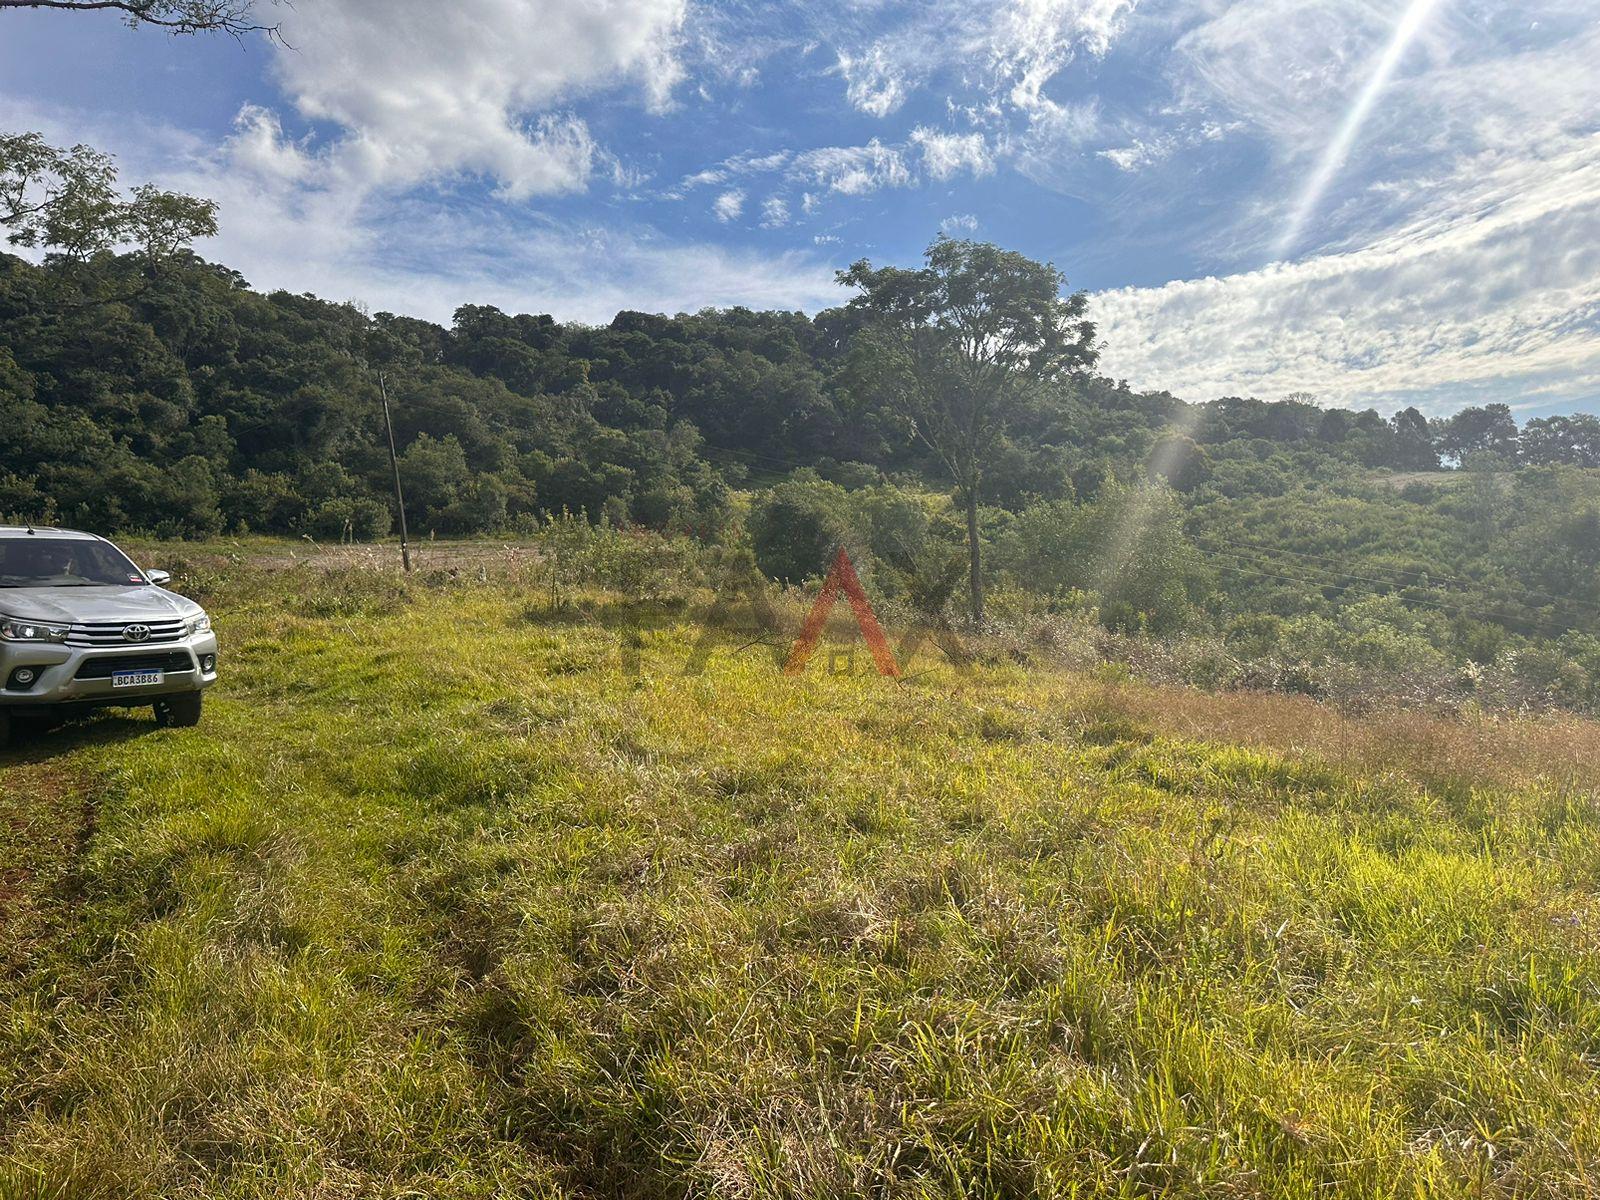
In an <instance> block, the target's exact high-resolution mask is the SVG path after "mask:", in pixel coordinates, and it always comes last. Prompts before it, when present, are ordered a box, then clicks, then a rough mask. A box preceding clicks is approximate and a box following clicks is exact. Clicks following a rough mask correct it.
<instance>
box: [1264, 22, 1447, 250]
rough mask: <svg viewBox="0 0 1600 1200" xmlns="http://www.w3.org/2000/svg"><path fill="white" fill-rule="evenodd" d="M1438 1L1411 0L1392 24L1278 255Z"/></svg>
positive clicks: (1296, 233) (1290, 243) (1291, 242)
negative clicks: (1393, 24) (1368, 75)
mask: <svg viewBox="0 0 1600 1200" xmlns="http://www.w3.org/2000/svg"><path fill="white" fill-rule="evenodd" d="M1438 3H1439V0H1411V5H1410V7H1409V8H1407V9H1406V11H1405V13H1404V15H1403V16H1401V18H1400V23H1399V24H1398V25H1396V26H1395V28H1394V36H1393V37H1391V38H1390V39H1389V44H1388V46H1386V47H1385V48H1384V51H1383V54H1382V55H1381V56H1380V57H1379V58H1378V61H1377V62H1376V63H1375V64H1374V65H1373V68H1372V75H1371V76H1370V77H1369V78H1368V79H1367V83H1366V86H1365V87H1363V88H1362V89H1361V94H1360V95H1359V96H1357V97H1356V100H1355V103H1354V104H1352V105H1351V106H1350V111H1349V112H1347V113H1345V115H1344V120H1343V121H1341V122H1340V123H1339V129H1338V132H1337V133H1335V134H1334V135H1333V141H1331V142H1329V143H1328V148H1327V149H1326V150H1324V151H1323V152H1322V159H1321V161H1320V162H1318V163H1317V169H1316V170H1315V171H1314V172H1313V173H1312V175H1311V178H1310V179H1308V180H1307V181H1306V186H1305V189H1304V190H1303V191H1302V192H1301V193H1300V199H1299V201H1298V203H1296V204H1295V207H1294V213H1293V215H1291V216H1290V218H1289V224H1288V226H1287V227H1286V228H1285V229H1284V231H1283V236H1282V237H1281V238H1279V239H1278V247H1277V252H1278V257H1279V258H1283V257H1284V256H1286V255H1287V254H1288V253H1289V252H1290V251H1291V250H1293V249H1294V246H1295V243H1296V242H1297V241H1299V239H1300V231H1301V230H1302V229H1303V228H1304V227H1305V223H1306V221H1308V220H1309V219H1310V217H1311V214H1312V213H1313V212H1315V211H1316V208H1317V204H1318V203H1319V202H1320V201H1321V199H1322V194H1323V193H1324V192H1326V191H1327V190H1328V185H1329V184H1331V183H1332V182H1333V180H1334V177H1335V176H1337V175H1338V174H1339V171H1340V169H1341V168H1342V167H1343V166H1344V163H1345V159H1346V158H1348V157H1349V155H1350V149H1351V147H1352V146H1354V145H1355V141H1356V138H1357V137H1358V136H1360V133H1361V127H1362V126H1363V125H1365V124H1366V121H1367V118H1368V117H1369V116H1371V115H1372V109H1373V106H1374V105H1376V104H1377V102H1378V97H1379V96H1380V95H1381V94H1382V93H1383V89H1384V88H1385V87H1386V86H1388V83H1389V80H1390V78H1391V77H1393V75H1394V72H1395V68H1396V67H1398V66H1399V65H1400V60H1401V59H1402V58H1404V57H1405V53H1406V51H1407V50H1408V49H1410V47H1411V43H1412V42H1414V41H1415V40H1416V37H1417V34H1418V33H1420V32H1421V31H1422V26H1423V24H1424V23H1425V22H1426V21H1427V19H1428V16H1429V14H1430V13H1432V11H1433V10H1434V9H1435V8H1436V7H1437V6H1438Z"/></svg>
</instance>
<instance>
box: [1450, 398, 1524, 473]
mask: <svg viewBox="0 0 1600 1200" xmlns="http://www.w3.org/2000/svg"><path fill="white" fill-rule="evenodd" d="M1439 450H1440V452H1441V453H1442V454H1443V455H1444V456H1445V457H1446V458H1453V459H1455V460H1456V461H1457V462H1458V463H1459V462H1462V461H1463V460H1465V458H1466V457H1467V455H1469V454H1472V453H1474V452H1484V453H1488V454H1494V455H1499V456H1502V457H1505V458H1514V457H1516V453H1517V421H1516V418H1515V417H1513V416H1512V415H1511V409H1510V408H1508V407H1507V406H1506V405H1504V404H1487V405H1484V407H1482V408H1463V409H1462V410H1461V411H1460V412H1458V413H1456V415H1455V416H1453V417H1451V418H1450V419H1449V420H1448V421H1446V422H1445V423H1444V425H1443V426H1442V427H1441V429H1440V431H1439Z"/></svg>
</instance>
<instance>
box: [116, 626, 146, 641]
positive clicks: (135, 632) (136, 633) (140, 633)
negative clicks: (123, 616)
mask: <svg viewBox="0 0 1600 1200" xmlns="http://www.w3.org/2000/svg"><path fill="white" fill-rule="evenodd" d="M149 636H150V626H148V625H129V626H128V627H127V628H126V629H124V630H123V631H122V637H123V640H124V641H129V642H142V641H144V640H146V639H147V638H148V637H149Z"/></svg>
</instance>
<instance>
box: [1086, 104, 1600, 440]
mask: <svg viewBox="0 0 1600 1200" xmlns="http://www.w3.org/2000/svg"><path fill="white" fill-rule="evenodd" d="M1531 150H1532V154H1531V155H1530V157H1529V158H1528V159H1523V158H1521V157H1519V156H1516V155H1502V154H1497V153H1495V152H1486V153H1484V154H1482V155H1478V156H1475V157H1473V158H1471V159H1469V160H1465V161H1463V162H1462V163H1460V164H1459V165H1458V167H1457V169H1456V170H1455V171H1454V172H1452V173H1451V175H1450V177H1449V178H1448V179H1445V180H1442V181H1440V183H1439V188H1438V190H1439V195H1438V197H1436V198H1434V199H1432V200H1430V201H1429V202H1428V203H1427V204H1425V205H1424V206H1423V207H1422V209H1421V210H1420V211H1419V212H1417V214H1416V215H1415V216H1414V218H1413V219H1412V220H1410V221H1409V222H1408V223H1406V224H1405V225H1404V226H1403V227H1402V228H1400V229H1398V230H1397V231H1395V232H1394V233H1392V234H1388V235H1385V236H1383V237H1381V238H1379V239H1377V240H1375V241H1373V242H1372V243H1371V244H1368V245H1364V246H1362V247H1360V248H1357V249H1352V250H1347V251H1343V252H1338V253H1326V254H1322V255H1319V256H1316V257H1313V258H1310V259H1307V260H1305V261H1302V262H1297V263H1292V264H1285V263H1275V264H1273V265H1271V266H1269V267H1264V268H1262V269H1259V270H1255V271H1249V272H1244V273H1241V274H1237V275H1232V276H1227V277H1224V278H1206V279H1192V280H1184V281H1181V282H1174V283H1169V284H1167V285H1165V286H1163V287H1159V288H1129V289H1122V290H1119V291H1113V292H1107V293H1103V294H1101V295H1100V296H1097V297H1096V298H1095V310H1096V317H1097V319H1098V320H1099V321H1100V322H1101V331H1102V334H1103V336H1104V338H1105V342H1106V351H1105V358H1104V361H1103V363H1102V366H1103V367H1104V369H1106V370H1107V371H1108V372H1110V373H1111V374H1113V375H1116V376H1118V377H1123V378H1128V379H1130V380H1135V381H1137V382H1138V384H1139V385H1140V386H1145V387H1162V388H1166V389H1169V390H1171V391H1173V392H1175V393H1178V394H1180V395H1184V396H1186V397H1188V398H1191V399H1211V398H1214V397H1216V396H1220V395H1227V394H1256V395H1261V396H1267V397H1272V396H1279V395H1282V394H1284V393H1286V392H1290V391H1300V390H1304V391H1310V392H1314V393H1316V394H1318V395H1319V396H1321V397H1323V398H1324V399H1326V400H1328V401H1329V402H1331V403H1334V404H1346V405H1358V404H1369V403H1379V404H1382V405H1387V406H1391V407H1392V406H1395V405H1398V404H1400V403H1402V402H1407V403H1409V402H1418V403H1420V404H1421V405H1422V406H1423V407H1424V408H1432V409H1434V410H1436V411H1447V410H1449V409H1451V408H1454V407H1459V406H1460V405H1461V404H1462V403H1466V402H1477V399H1479V398H1482V397H1483V396H1488V397H1489V398H1497V399H1506V400H1511V401H1515V400H1516V399H1518V398H1519V397H1520V396H1521V395H1523V394H1525V393H1530V392H1531V393H1537V394H1540V395H1548V394H1550V393H1551V392H1552V391H1555V392H1562V391H1564V390H1565V391H1571V389H1574V388H1580V389H1581V388H1582V387H1583V386H1584V385H1583V384H1582V380H1584V379H1585V378H1590V379H1592V378H1594V377H1595V376H1596V375H1597V374H1600V336H1597V330H1600V135H1597V134H1587V135H1582V136H1571V137H1556V138H1552V139H1551V140H1550V141H1549V142H1547V143H1545V144H1543V145H1539V146H1534V147H1532V148H1531Z"/></svg>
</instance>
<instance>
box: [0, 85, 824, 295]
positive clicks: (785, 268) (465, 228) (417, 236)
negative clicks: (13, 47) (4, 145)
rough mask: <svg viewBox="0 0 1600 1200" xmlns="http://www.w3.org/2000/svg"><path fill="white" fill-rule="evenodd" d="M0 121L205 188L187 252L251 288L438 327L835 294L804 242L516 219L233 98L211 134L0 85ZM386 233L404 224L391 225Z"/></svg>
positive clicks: (130, 168)
mask: <svg viewBox="0 0 1600 1200" xmlns="http://www.w3.org/2000/svg"><path fill="white" fill-rule="evenodd" d="M0 128H19V129H37V130H40V131H41V132H43V133H44V134H45V136H46V137H47V138H49V139H51V140H53V141H54V142H55V143H57V144H61V143H67V144H70V143H71V142H72V141H74V140H82V141H87V142H89V143H90V144H93V145H96V146H99V147H102V148H104V149H106V150H108V151H111V152H113V153H115V154H116V155H117V159H118V163H119V165H120V166H121V167H122V168H123V171H124V173H125V176H126V177H127V178H129V179H139V180H143V179H151V180H153V181H155V182H156V183H157V184H159V185H160V186H163V187H169V188H178V189H182V190H185V191H189V192H192V193H194V194H197V195H205V196H210V197H213V198H214V199H216V200H217V201H218V203H219V205H220V223H221V232H220V234H219V235H218V236H217V237H216V238H213V239H209V240H207V241H206V242H204V243H202V244H201V245H199V246H198V247H197V249H198V250H199V251H200V252H201V253H203V254H205V255H206V256H207V257H208V258H211V259H213V260H215V261H218V262H221V263H225V264H226V265H227V266H229V267H232V268H234V269H235V270H237V271H239V272H240V273H241V274H242V275H243V276H244V277H245V278H246V279H247V280H249V281H250V283H251V284H252V285H253V286H255V287H257V288H260V289H262V290H273V289H279V288H281V289H284V290H287V291H291V292H296V293H299V292H313V293H315V294H317V295H320V296H323V297H324V298H326V299H329V300H336V301H337V300H345V299H350V300H359V301H361V302H363V303H365V304H367V305H369V306H370V307H371V308H372V309H373V310H374V311H381V310H389V311H392V312H399V313H405V314H409V315H413V316H419V317H424V318H427V319H430V320H436V321H441V322H446V323H448V322H449V320H450V317H451V314H452V313H453V312H454V311H455V309H456V308H457V307H458V306H459V305H462V304H466V303H476V304H495V305H499V306H500V307H502V308H504V309H507V310H508V311H522V312H549V313H552V314H554V315H555V316H556V317H557V318H559V319H562V320H572V321H588V322H605V321H609V320H610V319H611V318H612V317H613V316H614V315H615V314H616V313H617V311H618V310H620V309H624V308H630V309H644V310H648V311H659V312H693V311H697V310H699V309H700V308H703V307H705V306H707V305H718V306H727V305H736V304H737V305H746V306H749V307H752V308H780V309H785V310H790V311H792V310H796V309H806V310H815V309H818V308H822V307H825V306H827V305H829V304H835V303H838V299H839V296H838V293H839V288H838V285H837V283H835V282H834V278H833V272H834V267H833V265H832V264H830V263H828V262H826V261H823V260H821V259H820V258H818V257H816V255H815V252H812V251H808V252H804V253H802V252H798V251H788V252H779V253H773V252H770V251H763V252H761V253H746V252H743V251H738V250H732V249H728V248H725V247H722V246H715V245H708V244H704V243H695V242H689V243H684V242H669V241H666V240H665V239H663V238H662V236H661V235H660V234H658V233H657V232H655V231H654V230H652V229H651V228H650V227H649V226H630V227H617V226H610V227H608V226H603V225H598V224H594V223H590V222H584V221H556V220H552V219H549V218H538V217H529V216H528V215H527V214H526V213H521V212H517V211H515V210H512V209H508V207H507V206H506V205H504V204H502V203H499V202H497V201H495V200H493V199H492V198H482V199H476V200H474V199H471V198H470V197H469V196H468V195H466V194H462V193H446V194H444V195H442V196H438V195H434V194H432V193H429V192H413V193H399V192H396V191H394V190H390V189H378V190H374V189H370V188H367V187H365V186H360V185H357V184H353V183H352V181H351V179H350V177H349V175H348V174H347V173H345V172H344V171H343V170H342V169H340V168H339V167H338V165H337V164H335V163H333V162H331V161H330V160H328V159H327V158H326V157H317V156H312V155H307V154H305V153H304V152H303V151H302V149H301V148H299V147H297V146H295V145H294V144H292V143H289V142H287V141H285V140H284V139H283V138H282V136H281V133H280V132H279V131H278V130H277V126H276V123H275V122H274V121H273V120H272V118H271V116H270V114H265V113H264V112H263V111H262V110H259V109H251V108H247V109H246V110H244V111H243V112H242V113H241V114H240V118H239V120H238V122H237V123H236V127H235V130H234V133H233V135H232V136H231V137H230V138H229V139H227V140H226V141H225V142H224V143H222V144H221V145H211V144H207V143H205V142H203V141H201V140H199V139H198V138H196V137H195V136H194V135H192V134H189V133H186V132H184V131H181V130H177V129H174V128H172V127H170V126H164V125H150V124H147V123H142V122H139V121H137V120H135V121H129V120H126V119H124V118H123V117H122V116H120V115H119V114H107V115H106V116H104V117H102V118H97V117H96V116H94V115H92V114H87V113H82V112H72V111H53V110H50V109H46V108H42V107H40V106H38V105H36V104H33V103H31V102H29V101H26V100H19V99H17V98H15V97H6V96H4V95H3V94H0ZM397 230H402V231H403V237H402V236H396V232H395V231H397Z"/></svg>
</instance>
